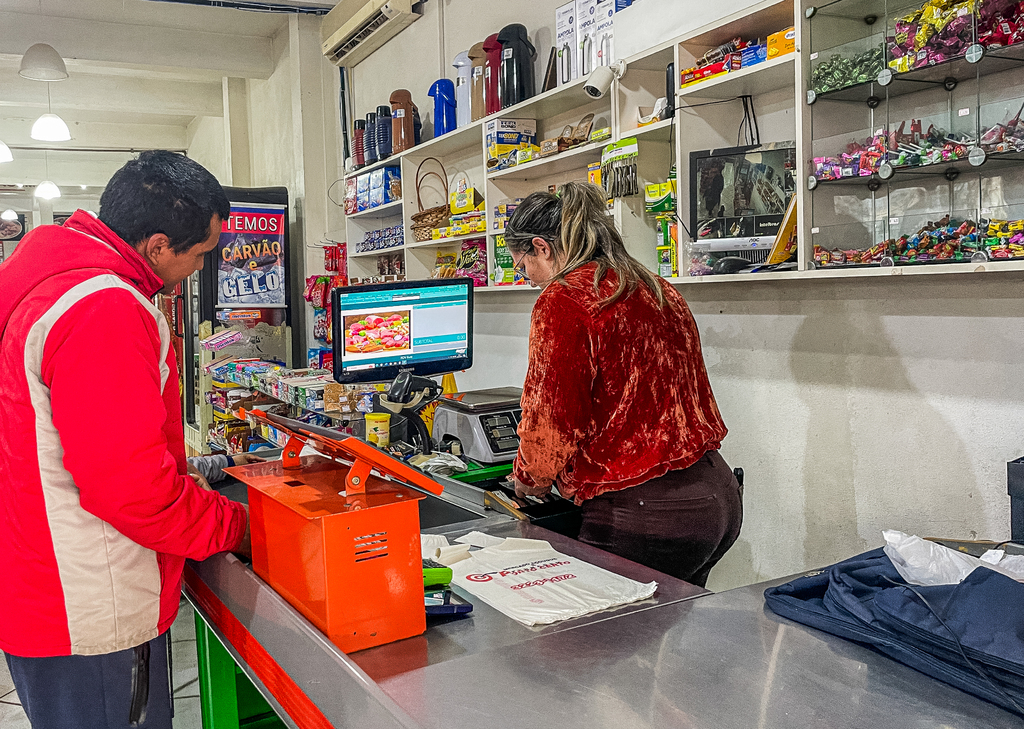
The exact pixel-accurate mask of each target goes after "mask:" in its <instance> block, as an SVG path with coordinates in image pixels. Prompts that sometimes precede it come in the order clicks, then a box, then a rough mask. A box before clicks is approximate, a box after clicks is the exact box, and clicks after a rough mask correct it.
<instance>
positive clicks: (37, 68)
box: [18, 43, 68, 81]
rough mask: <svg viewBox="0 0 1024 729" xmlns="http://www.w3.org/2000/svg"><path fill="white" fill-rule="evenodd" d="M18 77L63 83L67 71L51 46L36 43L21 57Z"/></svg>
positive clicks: (62, 60)
mask: <svg viewBox="0 0 1024 729" xmlns="http://www.w3.org/2000/svg"><path fill="white" fill-rule="evenodd" d="M18 75H19V76H21V77H22V78H27V79H29V80H31V81H63V80H64V79H66V78H67V77H68V69H67V66H65V65H64V59H63V58H61V57H60V54H59V53H57V51H56V50H55V49H54V47H53V46H48V45H46V44H45V43H36V44H35V45H34V46H32V47H31V48H29V49H28V50H27V51H25V55H24V56H22V57H21V68H20V69H18Z"/></svg>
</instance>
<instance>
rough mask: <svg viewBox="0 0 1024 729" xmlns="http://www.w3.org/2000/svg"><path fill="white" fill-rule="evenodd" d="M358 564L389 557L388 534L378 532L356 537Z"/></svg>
mask: <svg viewBox="0 0 1024 729" xmlns="http://www.w3.org/2000/svg"><path fill="white" fill-rule="evenodd" d="M353 541H354V545H355V553H356V562H365V561H366V560H368V559H377V558H378V557H387V556H388V533H387V532H377V533H376V534H367V535H365V536H362V537H356V538H355V539H354V540H353Z"/></svg>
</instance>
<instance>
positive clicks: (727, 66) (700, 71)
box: [679, 51, 743, 88]
mask: <svg viewBox="0 0 1024 729" xmlns="http://www.w3.org/2000/svg"><path fill="white" fill-rule="evenodd" d="M741 68H743V53H742V51H741V52H738V53H727V54H726V55H725V58H724V59H722V60H721V61H719V62H718V63H709V64H708V65H706V66H701V67H700V68H697V67H692V68H684V69H683V70H682V71H681V72H680V74H679V88H684V87H686V86H691V85H693V84H696V83H700V82H701V81H704V80H705V79H709V78H711V77H712V76H718V75H719V74H723V73H728V72H729V71H739V70H740V69H741Z"/></svg>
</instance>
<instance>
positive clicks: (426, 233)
mask: <svg viewBox="0 0 1024 729" xmlns="http://www.w3.org/2000/svg"><path fill="white" fill-rule="evenodd" d="M431 160H433V161H434V162H437V164H438V166H439V167H440V168H441V172H442V173H443V174H444V177H441V175H439V174H438V173H436V172H425V173H424V172H422V170H423V165H425V164H426V163H427V162H430V161H431ZM431 175H433V176H434V177H436V178H437V179H438V180H440V181H441V182H442V183H444V188H443V189H444V191H445V195H446V196H447V194H448V172H447V171H446V170H445V168H444V164H442V163H441V160H439V159H438V158H437V157H427V158H426V159H424V160H423V161H422V162H420V164H419V167H417V168H416V205H417V207H419V210H420V211H419V212H418V213H413V216H412V233H413V236H414V237H415V238H416V242H417V243H423V242H424V241H428V240H430V239H431V237H432V236H433V230H434V228H439V227H441V224H442V223H443V222H444V221H446V220H448V218H450V217H451V212H450V211H449V209H448V200H447V199H446V200H445V202H444V204H443V205H438V206H437V207H433V208H427V209H426V210H424V209H423V200H422V199H421V198H420V187H421V186H422V185H423V181H424V180H426V179H427V178H428V177H430V176H431Z"/></svg>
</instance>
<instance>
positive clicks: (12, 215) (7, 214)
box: [0, 208, 18, 220]
mask: <svg viewBox="0 0 1024 729" xmlns="http://www.w3.org/2000/svg"><path fill="white" fill-rule="evenodd" d="M17 219H18V214H17V213H16V212H14V211H13V210H11V209H10V208H7V209H6V210H4V211H3V212H2V213H0V220H17Z"/></svg>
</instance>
